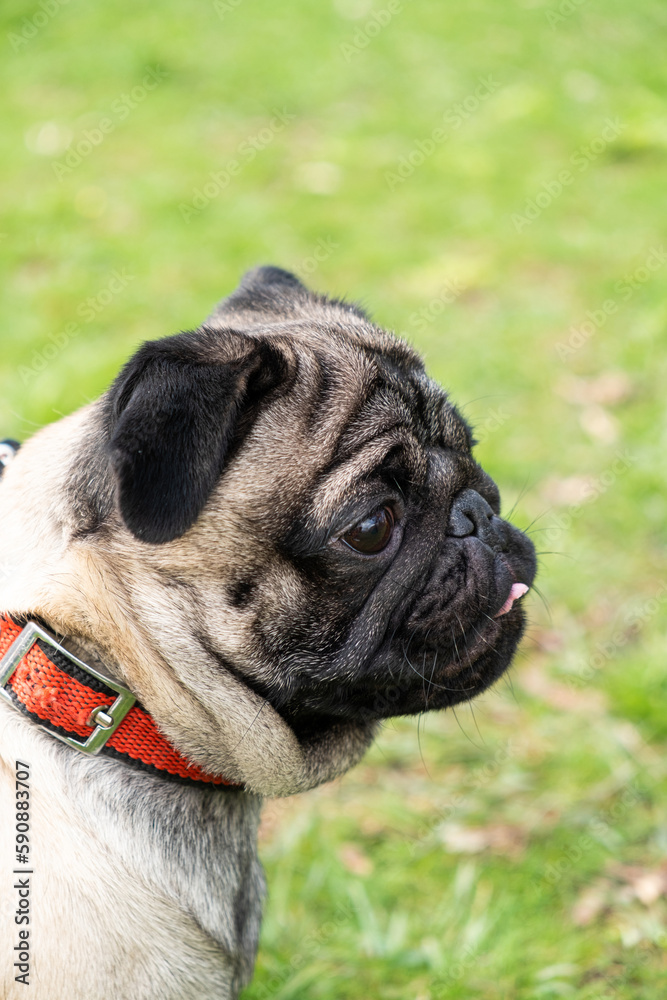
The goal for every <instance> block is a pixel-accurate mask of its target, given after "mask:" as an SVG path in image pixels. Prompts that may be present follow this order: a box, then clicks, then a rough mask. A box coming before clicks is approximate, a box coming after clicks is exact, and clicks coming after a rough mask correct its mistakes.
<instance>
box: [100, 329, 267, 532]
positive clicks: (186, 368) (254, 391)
mask: <svg viewBox="0 0 667 1000" xmlns="http://www.w3.org/2000/svg"><path fill="white" fill-rule="evenodd" d="M285 378H286V361H285V359H284V357H283V355H282V354H281V353H280V352H279V351H278V350H277V349H276V348H275V347H273V346H272V345H271V344H270V343H269V342H268V341H266V340H262V339H259V338H257V339H255V338H251V337H248V336H246V335H245V334H242V333H237V332H235V331H231V330H227V331H220V330H216V331H212V330H207V329H206V328H202V329H201V330H199V331H197V332H196V333H183V334H177V335H176V336H175V337H167V338H166V339H164V340H155V341H149V342H148V343H146V344H144V345H143V347H141V348H140V349H139V351H138V352H137V353H136V354H135V355H134V357H133V358H131V360H130V361H129V362H128V363H127V365H126V366H125V368H124V369H123V370H122V372H121V373H120V375H119V376H118V378H117V379H116V381H115V382H114V384H113V385H112V387H111V389H110V390H109V393H108V396H107V406H108V420H109V424H110V442H109V455H110V460H111V465H112V468H113V470H114V473H115V475H116V480H117V489H118V502H119V507H120V512H121V515H122V517H123V520H124V522H125V524H126V525H127V527H128V528H129V529H130V531H131V532H132V533H133V534H134V535H136V537H137V538H140V539H141V540H142V541H144V542H151V543H153V544H160V543H163V542H169V541H172V540H173V539H174V538H178V537H179V536H180V535H182V534H183V533H184V532H185V531H187V529H188V528H190V527H191V526H192V525H193V524H194V522H195V520H196V519H197V517H198V516H199V514H200V513H201V511H202V508H203V507H204V504H205V503H206V501H207V499H208V497H209V495H210V493H211V490H212V489H213V486H214V485H215V482H216V480H217V479H218V477H219V475H220V474H221V472H222V470H223V467H224V464H225V461H226V459H227V458H228V457H229V454H230V449H232V448H233V447H234V446H235V444H236V443H238V441H239V439H240V436H241V435H242V433H245V432H246V431H247V430H248V428H249V426H250V424H251V422H252V419H253V417H254V414H255V412H256V410H257V407H258V404H259V402H260V400H261V399H263V398H264V397H265V396H266V394H267V393H268V392H269V391H271V390H272V389H274V388H275V387H276V386H277V385H279V384H280V383H281V382H282V381H284V380H285Z"/></svg>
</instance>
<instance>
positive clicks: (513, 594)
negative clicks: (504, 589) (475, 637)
mask: <svg viewBox="0 0 667 1000" xmlns="http://www.w3.org/2000/svg"><path fill="white" fill-rule="evenodd" d="M528 590H529V588H528V587H527V586H526V584H525V583H513V584H512V589H511V590H510V596H509V597H508V598H507V600H506V601H505V603H504V604H503V606H502V608H501V609H500V611H499V612H498V614H496V615H494V616H493V617H494V618H500V616H501V615H506V614H507V612H508V611H509V610H510V608H511V607H512V605H513V604H514V602H515V601H518V600H519V598H520V597H523V595H524V594H527V593H528Z"/></svg>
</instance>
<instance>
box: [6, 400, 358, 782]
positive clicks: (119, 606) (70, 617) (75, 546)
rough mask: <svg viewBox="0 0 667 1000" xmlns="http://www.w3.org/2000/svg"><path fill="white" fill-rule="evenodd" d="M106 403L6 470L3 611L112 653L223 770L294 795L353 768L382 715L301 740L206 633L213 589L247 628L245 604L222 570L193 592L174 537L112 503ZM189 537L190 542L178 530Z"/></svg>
mask: <svg viewBox="0 0 667 1000" xmlns="http://www.w3.org/2000/svg"><path fill="white" fill-rule="evenodd" d="M100 414H101V407H100V405H99V404H92V405H91V406H89V407H86V408H84V409H83V410H81V411H79V412H78V413H75V414H73V415H72V416H70V417H67V418H65V419H64V420H62V421H60V422H59V423H57V424H53V425H51V426H49V427H47V428H45V429H44V430H42V431H41V432H40V433H39V434H37V435H36V436H35V437H34V438H32V439H31V440H30V441H29V442H27V444H25V445H24V446H23V448H22V449H21V451H20V452H19V454H18V456H17V457H16V459H15V460H14V462H13V463H12V464H11V466H10V467H9V469H8V470H7V472H6V473H5V476H4V477H3V481H2V484H1V485H0V541H1V545H0V551H1V552H2V553H3V564H2V566H0V610H3V611H7V612H10V613H11V612H14V613H18V614H28V615H34V616H36V617H41V618H42V619H43V620H44V621H46V622H47V624H48V625H50V627H51V628H52V629H53V630H54V631H55V632H57V633H58V634H59V635H61V636H67V637H69V641H71V642H74V643H76V644H77V645H78V647H79V648H81V649H83V650H85V652H86V654H87V655H93V656H95V657H96V658H98V659H99V660H100V661H101V662H102V663H103V664H104V666H105V668H106V669H107V670H110V671H111V672H112V673H113V674H115V675H116V676H117V677H118V678H119V679H120V680H121V681H122V683H123V684H125V685H126V686H127V687H128V688H129V689H130V690H131V691H132V692H133V694H135V695H136V696H137V697H138V698H139V700H140V701H141V702H142V704H143V705H144V706H145V708H146V709H147V711H148V712H150V714H151V715H152V716H153V718H154V719H155V721H156V723H157V725H158V727H159V728H160V730H161V731H162V732H163V733H164V735H165V737H166V738H167V739H168V740H169V741H170V742H171V743H172V744H173V745H174V746H176V747H177V749H178V750H179V751H180V752H181V753H182V754H183V755H184V756H185V757H186V758H187V759H188V760H191V761H192V762H193V763H195V764H197V765H199V766H200V767H201V768H202V769H203V770H204V771H206V772H207V773H209V774H222V775H224V776H225V777H226V779H227V780H229V781H231V782H233V783H235V784H239V785H243V786H244V787H246V788H248V789H249V790H251V791H253V792H256V793H258V794H267V795H285V794H291V793H294V792H297V791H302V790H305V789H307V788H310V787H313V786H314V785H316V784H320V783H321V782H323V781H327V780H330V779H331V778H333V777H336V776H337V775H339V774H341V773H343V772H344V771H346V770H347V769H348V768H349V767H350V766H352V764H354V763H356V761H357V760H358V759H359V758H360V757H361V755H362V754H363V752H364V751H365V749H366V748H367V746H368V744H369V743H370V741H371V739H372V737H373V733H374V728H373V726H372V725H370V724H369V725H359V724H347V723H345V724H343V723H341V725H340V726H339V727H338V729H337V730H336V731H331V730H330V731H328V732H326V733H325V734H324V735H322V736H320V735H319V734H315V735H313V736H312V737H310V738H309V739H308V741H300V740H299V738H297V736H296V734H295V733H294V732H293V730H292V729H291V728H290V727H289V726H288V725H287V724H286V723H285V721H284V720H283V719H282V718H281V717H280V716H279V715H278V713H277V712H275V710H274V709H273V708H272V706H271V705H270V704H269V703H268V702H266V701H265V700H264V699H262V698H261V697H259V696H258V695H257V694H255V693H254V692H253V691H251V690H250V688H249V687H247V686H246V685H245V684H243V683H242V681H241V680H240V679H239V678H238V676H235V675H234V674H233V673H232V672H231V671H227V670H225V669H224V668H221V664H220V662H219V660H216V658H215V657H214V656H212V655H211V653H210V651H209V650H208V649H207V648H206V645H205V644H203V643H201V642H200V641H198V640H197V636H196V629H193V618H194V619H196V618H197V617H198V616H199V615H201V614H207V613H208V611H207V608H208V606H209V605H210V603H211V602H213V601H215V602H216V607H217V618H216V628H218V629H220V630H225V629H226V630H227V632H229V633H230V634H233V633H234V630H235V629H236V627H237V623H236V622H234V621H231V622H230V619H231V615H232V614H233V612H232V609H228V608H227V607H226V606H225V605H224V604H222V603H221V601H222V598H221V597H220V596H219V593H218V589H217V585H216V581H215V580H212V581H211V582H210V583H209V582H207V584H206V585H207V586H208V588H209V590H208V592H207V593H206V594H205V596H204V598H201V599H200V600H199V601H198V602H195V603H194V604H189V603H188V601H189V598H188V593H187V591H186V590H183V589H182V588H181V589H179V588H178V587H174V585H173V579H172V576H171V575H170V573H169V572H166V573H165V572H164V568H163V567H164V565H165V560H167V558H168V557H169V558H171V557H172V556H173V553H174V550H173V549H169V547H167V546H165V547H162V546H150V545H146V544H144V543H142V542H140V541H138V540H137V539H135V538H133V537H132V536H131V535H130V534H129V532H127V530H126V529H125V528H124V527H123V525H122V523H121V522H120V520H119V518H118V516H117V514H116V513H115V511H114V510H111V511H109V509H108V508H109V503H110V499H109V491H110V489H111V486H110V484H109V482H108V481H107V478H105V475H104V474H102V473H101V472H100V468H101V466H102V464H103V463H102V461H101V459H100V451H102V452H103V444H102V445H100V436H101V434H102V433H103V431H102V427H101V423H100V419H101V418H100ZM91 456H92V457H91ZM86 476H88V478H86ZM84 486H85V488H86V489H87V491H88V492H87V493H85V492H82V491H83V490H84ZM105 510H106V511H107V513H106V515H105V519H104V520H103V521H102V523H96V517H97V516H99V517H102V515H103V514H104V511H105ZM181 544H182V545H184V546H186V545H188V544H190V543H188V542H187V540H185V539H184V540H183V541H182V542H181V541H180V540H179V541H178V542H175V543H172V545H175V546H177V545H181ZM189 551H190V550H189V549H187V550H185V555H186V556H187V555H188V553H189ZM176 554H178V553H176ZM174 558H175V556H174ZM180 558H181V562H183V561H184V557H183V556H181V557H180ZM209 598H210V600H208V599H209ZM207 600H208V604H207ZM239 627H240V625H239Z"/></svg>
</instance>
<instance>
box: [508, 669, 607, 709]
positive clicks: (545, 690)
mask: <svg viewBox="0 0 667 1000" xmlns="http://www.w3.org/2000/svg"><path fill="white" fill-rule="evenodd" d="M518 677H519V683H520V685H521V687H522V688H523V689H524V691H527V692H528V694H532V696H533V697H534V698H539V699H540V700H541V701H544V702H546V703H547V705H551V707H552V708H558V709H560V710H561V711H564V712H585V713H586V714H589V713H591V712H592V713H595V714H596V715H601V714H602V713H604V712H605V711H606V710H607V699H606V697H605V695H604V693H603V692H602V691H597V690H595V689H594V688H574V687H572V688H570V687H566V685H565V684H559V683H558V682H557V681H553V680H552V679H551V678H550V677H549V675H548V674H547V673H546V672H545V671H544V670H543V669H542V668H541V667H540V666H539V665H538V664H532V665H531V666H529V667H526V668H525V669H524V670H522V671H521V672H520V673H519V675H518Z"/></svg>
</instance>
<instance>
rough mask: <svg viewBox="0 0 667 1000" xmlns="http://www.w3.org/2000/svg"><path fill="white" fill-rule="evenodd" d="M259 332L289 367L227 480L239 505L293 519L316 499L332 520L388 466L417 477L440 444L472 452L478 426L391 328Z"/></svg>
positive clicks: (294, 327) (225, 488) (304, 327)
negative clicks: (470, 423) (343, 502)
mask: <svg viewBox="0 0 667 1000" xmlns="http://www.w3.org/2000/svg"><path fill="white" fill-rule="evenodd" d="M253 335H256V336H268V337H270V339H271V341H272V343H273V344H274V346H276V347H278V348H279V349H280V350H281V352H282V353H284V355H285V357H286V359H287V362H288V368H289V370H290V373H291V374H290V376H289V379H288V382H287V383H286V385H285V387H284V389H283V391H281V392H280V393H279V394H278V395H277V397H276V399H275V400H274V402H273V404H272V405H271V406H270V407H269V408H268V409H267V410H266V411H265V412H263V413H262V414H261V415H260V416H259V418H258V420H257V422H256V424H255V426H254V427H253V429H252V431H251V432H250V434H249V436H248V438H247V439H246V441H245V444H244V447H243V448H242V449H241V452H240V454H239V456H238V459H239V460H238V461H237V462H235V463H234V465H233V468H232V469H230V470H229V474H225V475H223V477H222V480H221V484H220V486H221V489H222V492H223V493H225V494H226V495H227V496H228V497H232V498H235V499H234V503H235V504H237V502H238V500H239V499H240V498H244V499H246V498H247V500H248V504H245V503H244V504H243V508H244V511H245V512H246V513H247V512H248V511H249V508H251V507H252V509H254V510H256V511H257V512H258V513H259V511H260V510H261V511H265V510H266V509H267V508H268V507H270V508H271V511H272V517H274V518H275V519H276V520H281V521H282V520H283V517H282V515H283V514H284V518H285V519H287V520H289V518H290V516H291V515H292V514H293V513H294V512H293V511H292V510H291V508H292V507H300V508H303V506H304V505H306V506H309V500H312V501H313V502H315V504H316V506H317V508H318V509H319V511H320V514H321V516H322V517H323V518H326V516H327V513H326V512H327V511H330V510H333V509H335V508H336V507H337V506H338V505H339V504H340V503H341V500H342V499H343V498H345V497H346V496H348V495H349V494H350V493H351V492H358V491H359V490H360V488H362V484H363V483H364V482H365V481H367V480H369V479H370V478H371V477H373V476H376V475H377V474H378V473H379V472H380V471H381V470H383V469H386V468H387V466H391V469H392V470H393V471H392V475H395V474H396V473H402V474H403V475H404V477H405V478H406V480H407V481H408V482H409V483H411V484H414V485H418V484H419V483H420V482H423V481H424V479H425V478H426V476H427V474H428V468H429V453H430V452H432V450H433V449H434V448H444V449H448V450H451V451H455V452H460V453H463V454H466V455H469V454H470V441H471V439H470V432H469V430H468V428H467V426H466V424H465V422H464V421H463V420H462V418H461V417H460V416H459V414H458V413H457V411H456V409H455V407H454V406H453V405H452V404H451V403H450V402H449V400H448V398H447V394H446V392H445V391H444V390H443V389H442V388H441V387H440V386H439V385H438V384H437V383H435V382H434V381H433V380H432V379H429V378H428V376H427V375H426V373H425V371H424V368H423V365H422V362H421V359H420V358H419V356H418V355H417V354H416V353H415V352H414V351H413V350H412V349H411V348H410V346H409V345H408V344H406V343H404V342H403V341H400V340H398V339H397V338H395V337H393V336H392V335H391V334H389V333H387V332H386V331H383V330H381V329H379V328H377V327H374V326H372V325H371V324H369V323H367V322H366V323H362V322H361V321H359V322H358V323H357V324H354V325H348V324H345V326H344V327H339V326H335V325H325V324H295V323H290V324H284V326H278V325H277V324H276V325H272V326H271V328H270V332H269V330H267V329H264V330H262V329H258V330H257V331H256V333H254V334H253ZM260 468H261V469H262V470H263V473H262V475H261V476H259V475H258V474H257V473H258V469H260Z"/></svg>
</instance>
